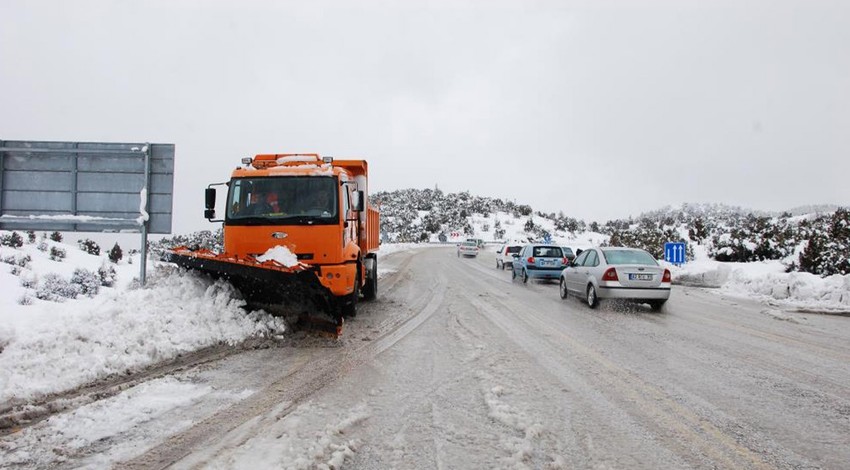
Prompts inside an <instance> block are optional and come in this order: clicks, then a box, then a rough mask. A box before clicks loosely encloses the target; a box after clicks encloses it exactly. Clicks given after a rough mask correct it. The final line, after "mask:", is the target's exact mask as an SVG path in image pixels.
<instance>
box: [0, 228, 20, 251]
mask: <svg viewBox="0 0 850 470" xmlns="http://www.w3.org/2000/svg"><path fill="white" fill-rule="evenodd" d="M0 245H3V246H11V247H12V248H20V247H22V246H23V245H24V238H23V237H21V234H20V233H18V232H12V233H5V234H3V235H0Z"/></svg>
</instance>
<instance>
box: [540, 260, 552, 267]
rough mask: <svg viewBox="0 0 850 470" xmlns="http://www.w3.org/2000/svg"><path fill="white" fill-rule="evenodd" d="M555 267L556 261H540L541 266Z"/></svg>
mask: <svg viewBox="0 0 850 470" xmlns="http://www.w3.org/2000/svg"><path fill="white" fill-rule="evenodd" d="M554 265H555V262H554V261H549V260H548V259H542V260H540V266H554Z"/></svg>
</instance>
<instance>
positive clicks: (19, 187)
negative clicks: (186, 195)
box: [0, 141, 174, 233]
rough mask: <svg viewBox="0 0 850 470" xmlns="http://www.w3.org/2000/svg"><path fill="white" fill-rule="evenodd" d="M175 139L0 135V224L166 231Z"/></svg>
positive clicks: (20, 227)
mask: <svg viewBox="0 0 850 470" xmlns="http://www.w3.org/2000/svg"><path fill="white" fill-rule="evenodd" d="M173 191H174V144H149V143H112V142H28V141H0V229H4V230H58V231H76V232H102V231H131V232H132V231H137V232H142V233H171V216H172V200H173Z"/></svg>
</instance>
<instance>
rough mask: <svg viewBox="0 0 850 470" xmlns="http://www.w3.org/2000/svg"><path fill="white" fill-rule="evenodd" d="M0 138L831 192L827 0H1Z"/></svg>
mask: <svg viewBox="0 0 850 470" xmlns="http://www.w3.org/2000/svg"><path fill="white" fill-rule="evenodd" d="M0 19H2V27H0V106H1V107H0V110H2V111H0V139H5V140H18V139H21V140H79V141H149V142H162V143H174V144H176V146H177V157H176V158H177V169H176V178H175V186H176V187H175V207H174V209H175V219H174V229H175V231H176V232H178V233H179V232H186V231H189V230H198V229H203V228H211V227H210V226H209V224H207V222H206V220H205V219H203V217H202V213H203V188H204V187H205V186H206V184H207V183H211V182H218V181H224V180H226V179H227V178H228V176H229V173H230V170H232V168H234V167H235V166H236V165H237V164H238V163H239V160H240V159H241V158H242V157H244V156H249V155H253V154H255V153H268V152H281V153H282V152H293V151H301V152H318V153H321V154H324V155H333V156H337V157H365V158H366V159H367V160H369V164H370V168H371V189H372V190H373V191H376V190H392V189H401V188H408V187H415V188H427V187H434V186H435V185H439V187H440V188H441V189H443V190H445V191H463V190H469V191H470V192H472V193H473V194H478V195H482V196H492V197H501V198H506V199H514V200H516V201H517V202H519V203H527V204H531V205H532V206H533V207H534V208H535V209H537V210H545V211H558V210H563V211H564V212H565V213H567V214H568V215H572V216H576V217H579V218H582V219H585V220H588V221H590V220H599V221H604V220H607V219H608V218H613V217H626V216H628V215H630V214H633V215H637V214H638V213H640V212H642V211H645V210H652V209H657V208H659V207H661V206H664V205H666V204H678V203H681V202H724V203H729V204H735V205H743V206H746V207H752V208H755V209H763V210H781V209H788V208H791V207H793V206H798V205H803V204H813V203H837V204H845V205H846V204H850V184H847V179H848V175H850V86H848V84H850V2H847V1H843V0H836V1H827V0H811V1H797V2H793V1H772V0H764V1H734V2H731V1H718V0H712V1H704V2H694V1H685V0H668V1H654V2H637V1H622V2H614V1H592V2H554V1H553V2H530V1H516V2H491V1H487V2H485V1H481V2H448V1H447V2H438V1H432V2H413V1H405V2H303V1H297V2H296V1H293V2H282V1H278V2H262V1H252V2H236V1H233V2H223V1H200V0H195V1H165V0H163V1H144V2H132V1H126V0H116V1H73V2H69V1H38V2H35V1H19V0H3V1H2V2H0Z"/></svg>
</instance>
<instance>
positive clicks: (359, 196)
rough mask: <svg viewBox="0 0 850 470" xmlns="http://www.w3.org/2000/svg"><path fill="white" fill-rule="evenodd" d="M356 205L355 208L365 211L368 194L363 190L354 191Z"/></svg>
mask: <svg viewBox="0 0 850 470" xmlns="http://www.w3.org/2000/svg"><path fill="white" fill-rule="evenodd" d="M353 202H354V204H353V205H354V207H353V209H354V210H356V211H358V212H363V210H364V209H365V206H366V196H365V194H364V193H363V191H355V192H354V201H353Z"/></svg>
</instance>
